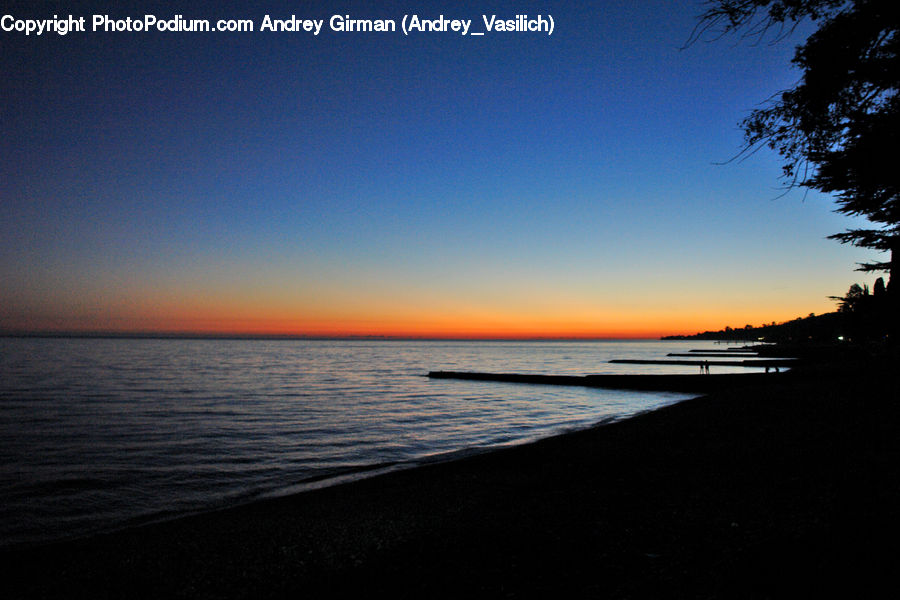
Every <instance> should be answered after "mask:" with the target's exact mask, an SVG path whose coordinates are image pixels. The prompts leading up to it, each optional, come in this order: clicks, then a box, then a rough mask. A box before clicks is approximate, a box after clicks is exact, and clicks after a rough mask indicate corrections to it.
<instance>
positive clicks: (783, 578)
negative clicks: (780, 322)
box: [0, 363, 900, 598]
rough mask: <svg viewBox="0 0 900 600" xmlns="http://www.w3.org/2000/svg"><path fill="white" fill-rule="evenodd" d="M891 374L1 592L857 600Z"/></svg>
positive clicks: (715, 399)
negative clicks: (828, 599) (844, 599)
mask: <svg viewBox="0 0 900 600" xmlns="http://www.w3.org/2000/svg"><path fill="white" fill-rule="evenodd" d="M885 368H887V363H885V364H883V365H881V366H880V367H879V366H878V365H874V366H872V365H870V366H869V368H867V369H865V368H861V369H862V370H863V372H859V371H858V370H857V371H855V372H853V370H852V369H846V370H841V369H834V368H828V369H823V370H822V371H821V372H819V373H813V374H808V375H806V376H802V375H796V376H785V375H784V374H782V375H779V376H773V377H772V378H771V381H772V383H771V384H767V385H763V386H758V385H757V386H754V387H752V388H747V389H743V390H742V389H733V390H728V391H718V392H714V393H713V395H711V396H708V397H704V398H700V399H696V400H690V401H687V402H683V403H681V404H678V405H675V406H671V407H668V408H664V409H661V410H658V411H655V412H652V413H648V414H645V415H642V416H638V417H636V418H633V419H630V420H627V421H624V422H621V423H617V424H613V425H608V426H604V427H598V428H595V429H592V430H588V431H582V432H578V433H574V434H569V435H565V436H560V437H557V438H553V439H548V440H545V441H542V442H539V443H535V444H531V445H528V446H522V447H518V448H513V449H508V450H503V451H498V452H494V453H491V454H486V455H481V456H476V457H473V458H469V459H466V460H460V461H458V462H452V463H445V464H437V465H431V466H427V467H422V468H418V469H412V470H407V471H402V472H395V473H391V474H388V475H383V476H380V477H376V478H373V479H369V480H366V481H360V482H356V483H352V484H347V485H342V486H337V487H333V488H329V489H324V490H319V491H314V492H309V493H305V494H300V495H297V496H293V497H288V498H282V499H277V500H271V501H266V502H260V503H256V504H253V505H249V506H244V507H240V508H236V509H231V510H227V511H221V512H217V513H211V514H205V515H200V516H196V517H191V518H185V519H181V520H178V521H173V522H170V523H164V524H158V525H152V526H147V527H143V528H137V529H132V530H129V531H124V532H119V533H116V534H111V535H106V536H101V537H97V538H93V539H89V540H84V541H78V542H71V543H66V544H60V545H53V546H45V547H39V548H32V549H29V550H19V551H15V552H8V553H6V554H4V555H0V560H2V562H3V564H4V566H5V571H6V572H7V573H8V574H9V575H7V577H6V578H5V579H4V580H3V584H2V586H0V595H2V596H3V597H4V598H12V597H22V596H25V597H66V598H69V597H73V596H91V597H97V598H103V597H109V598H122V597H128V598H133V597H153V598H161V597H207V598H223V597H224V598H239V597H240V598H243V597H248V598H250V597H253V598H256V597H282V596H288V595H291V596H295V595H297V594H300V595H303V596H306V597H327V596H350V595H352V596H363V595H365V596H370V595H373V594H375V593H377V592H379V591H381V592H386V593H389V594H390V595H391V596H393V597H415V598H420V597H434V596H441V597H451V596H452V597H460V598H466V597H472V596H485V597H506V596H519V597H522V596H548V595H550V594H564V595H565V596H569V597H572V596H575V597H584V596H590V597H628V596H654V597H660V596H661V597H672V596H691V597H696V596H707V597H769V596H780V597H784V596H795V595H798V594H799V595H803V596H812V597H815V596H818V595H823V594H825V593H829V595H831V594H834V593H835V592H836V591H837V592H841V591H844V592H847V593H850V594H852V595H853V596H856V597H870V596H873V595H874V590H875V589H877V585H878V583H880V580H887V578H888V576H889V575H890V574H891V573H893V571H894V569H895V564H894V563H895V556H896V553H895V552H894V551H893V550H891V549H892V548H895V547H896V542H897V539H898V537H897V533H898V521H900V519H898V517H900V405H898V404H897V399H898V397H900V394H898V387H897V385H896V384H895V383H893V382H889V381H888V377H887V375H885V374H884V369H885ZM698 377H699V375H698Z"/></svg>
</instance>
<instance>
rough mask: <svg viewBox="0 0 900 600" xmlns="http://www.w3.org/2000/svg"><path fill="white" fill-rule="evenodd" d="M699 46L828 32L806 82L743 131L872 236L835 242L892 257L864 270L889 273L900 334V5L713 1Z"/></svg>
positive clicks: (815, 43)
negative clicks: (800, 26)
mask: <svg viewBox="0 0 900 600" xmlns="http://www.w3.org/2000/svg"><path fill="white" fill-rule="evenodd" d="M706 6H707V10H706V12H705V13H704V14H703V15H701V17H700V21H699V24H698V27H697V30H696V31H695V35H694V36H693V38H692V39H699V38H702V37H705V36H706V35H707V34H709V33H712V32H715V33H716V34H718V35H724V34H726V33H729V32H733V31H738V30H742V31H744V33H745V35H756V36H760V37H761V36H763V35H764V34H765V33H766V32H767V31H770V30H771V29H772V28H779V29H780V30H781V31H782V32H784V31H790V30H791V29H793V28H794V27H796V25H797V23H798V22H800V21H801V20H803V19H811V20H812V21H813V22H814V23H815V24H816V25H817V26H818V29H817V30H816V31H815V32H814V33H813V34H812V35H810V36H809V38H808V39H807V40H806V41H805V42H804V43H803V44H801V45H800V46H798V47H797V49H796V51H795V54H794V58H793V61H792V62H793V63H794V64H795V65H797V66H798V67H799V68H800V69H801V70H802V73H803V77H802V79H801V80H800V82H799V83H798V84H797V85H795V86H794V87H793V88H791V89H788V90H786V91H783V92H781V93H780V94H776V95H775V96H773V97H772V98H771V99H770V101H769V102H768V103H767V105H765V106H764V107H763V108H759V109H757V110H754V111H753V112H752V113H751V114H750V115H749V116H748V117H747V118H746V119H744V121H743V122H742V123H741V126H742V128H743V130H744V141H745V147H744V151H745V152H752V151H754V150H756V149H757V148H759V147H763V146H767V147H769V148H771V149H773V150H775V151H776V152H777V153H778V154H780V155H781V156H782V158H783V159H784V162H783V164H782V168H783V176H784V178H785V181H786V184H787V186H788V188H791V187H795V186H800V187H806V188H810V189H816V190H819V191H822V192H825V193H829V194H833V195H835V197H836V198H837V204H838V208H837V211H838V212H841V213H844V214H847V215H855V216H863V217H865V218H866V219H868V220H869V221H870V222H871V223H872V225H873V226H872V227H871V228H868V229H849V230H847V231H844V232H842V233H837V234H835V235H832V236H830V237H831V238H833V239H836V240H839V241H841V242H844V243H852V244H855V245H858V246H863V247H867V248H873V249H876V250H881V251H885V252H888V253H889V259H888V261H885V262H876V263H865V264H862V265H860V270H864V271H879V270H881V271H889V273H890V278H889V283H888V286H887V293H888V302H889V304H890V306H891V311H890V312H891V314H892V317H891V318H892V320H893V322H894V329H895V331H896V322H897V321H896V318H897V317H896V315H897V313H898V305H900V292H898V291H897V289H896V288H897V286H898V285H900V284H898V283H896V282H897V281H898V278H900V271H898V259H900V256H898V254H900V226H898V224H900V203H898V197H900V169H898V168H897V162H896V161H897V158H896V157H897V145H898V142H900V140H898V131H900V98H898V88H900V58H898V57H900V31H898V30H900V10H898V8H897V0H856V1H850V0H709V1H708V2H707V5H706Z"/></svg>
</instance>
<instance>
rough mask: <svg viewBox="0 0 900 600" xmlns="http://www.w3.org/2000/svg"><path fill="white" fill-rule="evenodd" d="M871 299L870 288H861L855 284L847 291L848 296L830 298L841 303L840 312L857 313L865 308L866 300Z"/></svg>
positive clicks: (864, 286)
mask: <svg viewBox="0 0 900 600" xmlns="http://www.w3.org/2000/svg"><path fill="white" fill-rule="evenodd" d="M868 297H869V286H867V285H863V286H860V285H859V284H858V283H854V284H853V285H851V286H850V289H849V290H847V295H846V296H830V298H831V299H832V300H837V301H838V302H840V306H839V307H838V312H857V311H858V310H860V309H861V307H862V306H863V303H864V302H865V299H866V298H868Z"/></svg>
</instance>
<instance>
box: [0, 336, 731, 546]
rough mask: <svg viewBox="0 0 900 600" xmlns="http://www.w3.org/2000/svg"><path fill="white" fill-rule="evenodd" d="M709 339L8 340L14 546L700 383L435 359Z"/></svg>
mask: <svg viewBox="0 0 900 600" xmlns="http://www.w3.org/2000/svg"><path fill="white" fill-rule="evenodd" d="M702 347H709V348H712V347H714V346H712V345H711V344H709V343H703V342H646V341H644V342H634V341H628V342H609V341H603V342H436V341H339V340H329V341H320V340H315V341H314V340H289V341H269V340H153V339H63V338H60V339H19V338H0V545H2V546H6V547H9V546H15V545H20V544H30V543H36V542H43V541H49V540H54V539H60V538H66V537H74V536H82V535H87V534H91V533H96V532H100V531H106V530H110V529H115V528H119V527H123V526H127V525H132V524H136V523H140V522H145V521H150V520H158V519H165V518H170V517H173V516H178V515H182V514H187V513H191V512H196V511H202V510H208V509H212V508H217V507H222V506H227V505H230V504H236V503H241V502H246V501H250V500H253V499H255V498H259V497H263V496H268V495H277V494H281V493H288V492H293V491H297V490H299V489H303V487H305V486H306V487H308V486H310V485H312V483H311V482H318V483H317V484H315V485H322V484H323V482H325V483H328V482H332V481H335V480H336V478H340V477H345V478H346V477H347V476H351V477H352V476H358V474H360V473H366V472H372V470H373V469H376V470H377V469H381V468H386V467H388V466H389V465H394V466H395V467H396V466H400V467H402V466H407V465H414V464H416V463H417V462H421V461H427V460H434V459H443V458H445V457H448V456H453V455H454V453H459V452H464V451H471V450H473V449H484V448H491V447H496V446H499V445H505V444H511V443H520V442H524V441H528V440H532V439H535V438H539V437H544V436H548V435H552V434H554V433H557V432H560V431H562V430H568V429H573V428H580V427H585V426H588V425H591V424H594V423H598V422H601V421H604V420H612V419H617V418H622V417H625V416H629V415H633V414H635V413H637V412H640V411H645V410H648V409H653V408H656V407H659V406H661V405H664V404H668V403H671V402H674V401H677V400H679V399H681V398H684V397H685V396H684V395H678V394H661V393H639V392H628V391H616V390H598V389H589V388H578V387H555V386H539V385H524V384H507V383H492V382H474V381H452V380H431V379H428V378H427V377H425V375H426V374H427V373H428V371H430V370H478V371H494V372H517V373H549V374H590V373H624V372H630V373H635V372H645V373H649V372H686V373H693V372H694V368H692V367H684V368H678V367H675V368H671V367H669V368H664V369H665V370H664V371H663V368H661V367H653V366H649V367H639V366H634V365H610V364H607V363H606V361H607V360H609V359H610V358H663V357H664V356H665V354H666V353H667V352H674V351H683V350H687V349H689V348H702ZM716 347H717V348H721V346H716ZM719 370H720V371H723V370H724V369H719Z"/></svg>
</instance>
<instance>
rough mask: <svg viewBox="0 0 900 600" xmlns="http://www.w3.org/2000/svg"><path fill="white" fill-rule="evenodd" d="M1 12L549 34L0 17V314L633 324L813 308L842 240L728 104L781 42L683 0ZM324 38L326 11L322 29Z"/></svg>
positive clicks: (624, 331)
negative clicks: (530, 24)
mask: <svg viewBox="0 0 900 600" xmlns="http://www.w3.org/2000/svg"><path fill="white" fill-rule="evenodd" d="M178 4H179V3H168V2H162V3H155V2H149V1H148V2H131V3H129V2H125V3H117V4H116V6H115V8H108V7H107V8H100V7H99V5H98V3H91V2H79V3H52V2H51V3H41V2H36V3H13V4H12V5H11V7H10V8H6V9H4V10H5V13H4V14H12V15H13V16H15V17H16V18H49V17H52V15H53V14H54V13H56V14H60V15H64V14H69V13H73V14H75V15H76V16H87V17H88V21H90V15H92V14H94V13H108V14H110V15H111V16H115V17H118V18H124V17H125V16H135V17H138V16H141V15H143V14H157V15H159V16H160V17H161V18H171V17H172V16H173V15H175V14H182V15H183V16H184V17H185V18H210V19H213V20H216V19H226V18H245V19H246V18H249V19H253V20H254V21H255V22H256V23H257V25H258V23H259V22H260V21H261V19H262V17H263V16H264V15H266V14H270V15H271V16H272V17H273V18H286V17H290V16H291V14H296V15H297V16H298V17H301V18H303V17H310V18H316V19H326V21H327V19H328V18H329V17H330V16H331V15H332V14H350V15H352V16H353V17H355V18H382V19H395V20H396V21H397V23H398V25H399V23H400V20H401V19H402V17H403V15H404V14H409V13H416V14H419V15H421V16H423V17H427V18H434V17H437V16H438V15H441V14H443V15H444V16H446V17H449V18H466V19H472V20H473V23H474V25H473V28H474V27H481V26H480V23H481V15H483V14H487V15H488V16H490V15H491V14H498V15H502V16H504V17H505V16H509V17H512V16H514V15H515V14H522V13H527V14H529V15H537V14H543V15H548V14H549V15H552V16H553V19H554V24H555V29H554V32H553V35H552V36H547V35H540V34H534V33H506V34H500V33H497V34H487V35H485V36H482V37H471V36H467V37H463V36H460V35H459V34H454V33H428V34H418V35H411V36H404V35H403V34H402V33H400V32H397V33H384V34H375V33H336V32H330V31H327V30H323V32H322V33H321V34H320V36H318V37H313V36H311V35H310V34H303V33H288V32H283V33H272V32H260V31H256V32H253V33H233V34H232V33H207V34H200V33H188V32H182V33H158V32H151V33H136V32H131V33H127V32H123V33H102V32H90V31H88V32H86V33H71V34H69V35H67V36H58V35H51V34H45V35H43V36H41V37H35V36H29V37H25V36H23V35H21V34H18V33H14V32H13V33H7V32H0V44H2V46H0V47H2V58H0V65H2V71H3V75H4V77H3V79H4V82H5V83H4V93H3V95H2V98H3V99H2V100H0V111H2V112H0V128H2V139H0V148H2V155H0V156H2V161H0V181H2V182H3V184H2V186H0V188H2V190H0V198H2V208H0V280H2V281H3V284H2V287H0V307H2V308H0V328H3V329H68V330H79V329H103V330H166V331H201V330H202V331H213V330H215V331H223V330H232V331H258V332H272V331H279V332H292V333H314V334H315V333H336V334H347V333H351V334H352V333H358V334H373V333H385V334H401V335H404V334H411V335H429V334H433V335H453V334H459V335H491V334H492V333H493V334H497V335H628V334H629V332H631V333H633V334H634V335H658V334H665V333H681V332H691V331H693V330H695V329H703V328H716V329H718V328H720V327H723V326H725V325H732V326H742V325H743V324H744V323H747V322H749V323H759V322H763V321H765V322H769V321H772V320H784V319H789V318H793V317H796V316H800V315H805V314H807V313H808V312H824V311H826V310H830V309H831V308H832V307H833V303H832V302H830V301H828V300H827V296H828V295H838V294H841V293H843V292H844V291H845V290H846V288H847V287H848V286H849V284H850V283H852V282H854V281H865V279H864V278H863V276H861V275H860V274H857V273H854V272H853V268H854V266H855V263H856V262H859V261H862V260H866V259H867V257H868V256H869V254H868V253H866V252H863V251H861V250H859V249H854V248H851V247H846V246H841V245H839V244H837V243H835V242H832V241H828V240H825V239H824V238H825V236H827V235H829V234H831V233H835V232H838V231H841V230H842V229H844V228H846V227H848V226H850V225H852V222H851V221H850V220H848V219H847V218H844V217H840V216H838V215H835V214H833V213H831V212H830V211H831V210H832V208H833V203H832V202H831V201H830V200H829V199H828V198H823V197H820V196H818V195H816V194H809V195H807V196H804V194H803V193H802V192H797V191H795V192H792V193H790V194H788V195H786V196H784V197H779V196H780V194H781V191H780V190H779V189H778V186H779V181H778V175H779V172H780V169H779V163H778V160H777V157H775V156H773V155H772V154H771V153H770V152H767V151H762V152H759V153H757V154H755V155H753V156H751V157H749V158H747V159H745V160H742V161H734V162H730V163H728V164H724V165H721V164H716V163H721V162H725V161H728V159H730V158H732V157H733V156H734V155H735V154H736V153H737V152H738V151H739V150H740V148H741V142H742V137H741V132H740V129H739V127H738V125H737V124H738V122H739V121H740V119H741V118H743V117H744V116H745V115H746V114H747V113H748V111H750V110H751V109H753V108H754V107H756V106H759V105H760V103H761V102H762V101H764V100H765V99H766V98H767V97H768V96H769V95H771V94H772V93H774V92H776V91H778V90H779V89H783V88H785V87H788V86H790V85H792V84H793V83H794V82H795V81H796V80H797V78H798V77H799V74H798V72H796V71H793V70H792V69H791V68H790V67H789V60H790V57H791V54H792V48H793V46H794V45H795V44H797V43H799V42H801V41H802V36H801V35H800V34H797V35H795V36H794V37H791V38H789V39H788V40H786V41H782V42H780V43H777V44H773V43H770V42H771V40H763V41H762V42H761V43H753V42H752V41H746V40H745V41H741V40H740V39H738V38H734V37H731V38H725V39H721V40H718V41H716V42H713V43H702V42H701V43H695V44H693V45H691V46H690V47H688V48H686V49H681V46H683V44H684V43H685V41H686V40H687V39H688V38H689V36H690V34H691V31H692V28H693V26H694V24H695V23H696V16H697V15H698V14H699V13H700V12H701V10H702V6H701V5H699V4H692V3H689V2H687V3H686V2H676V1H640V2H624V1H623V2H615V1H612V2H594V3H585V4H580V5H579V6H577V7H575V6H573V5H572V3H562V2H517V3H503V2H481V3H467V2H461V3H460V2H453V3H451V2H447V3H440V2H424V3H422V2H417V3H411V2H382V3H367V2H343V3H340V2H305V3H297V2H261V3H256V4H255V5H254V6H253V7H252V8H247V7H246V6H243V5H242V4H243V3H227V2H226V3H222V2H194V3H184V4H183V5H181V6H178ZM326 28H327V25H326Z"/></svg>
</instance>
